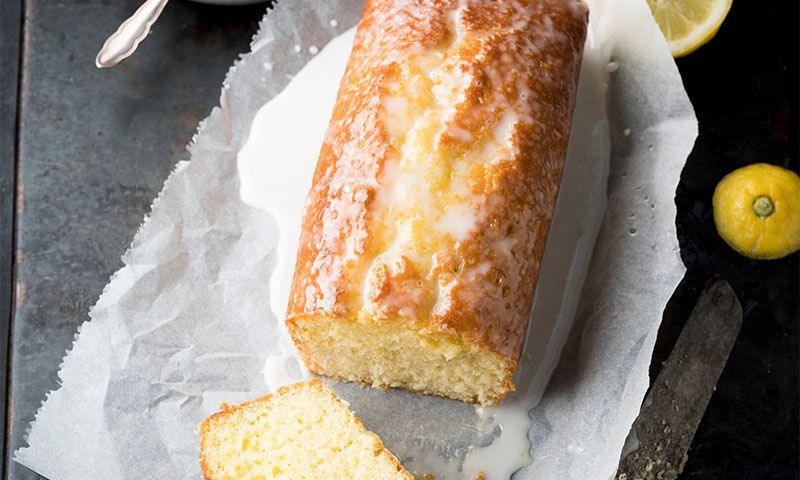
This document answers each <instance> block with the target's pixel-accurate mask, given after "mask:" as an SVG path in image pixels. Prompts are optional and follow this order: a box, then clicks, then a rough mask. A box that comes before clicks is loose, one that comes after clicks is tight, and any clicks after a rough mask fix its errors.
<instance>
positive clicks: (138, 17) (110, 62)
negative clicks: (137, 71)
mask: <svg viewBox="0 0 800 480" xmlns="http://www.w3.org/2000/svg"><path fill="white" fill-rule="evenodd" d="M168 1H169V0H146V1H145V2H144V3H143V4H142V6H141V7H139V8H138V9H137V10H136V12H134V13H133V15H131V16H130V18H128V19H127V20H125V21H124V22H123V23H122V25H120V26H119V28H118V29H117V31H116V32H114V33H112V34H111V36H110V37H108V40H106V43H104V44H103V48H101V49H100V53H98V54H97V59H95V65H97V68H111V67H114V66H116V65H117V64H119V63H120V62H121V61H123V60H125V59H126V58H128V57H130V56H131V55H132V54H133V52H135V51H136V47H138V46H139V44H140V43H141V42H142V40H144V38H145V37H146V36H147V34H148V33H150V27H152V26H153V23H155V21H156V20H157V19H158V16H159V15H161V12H162V11H163V10H164V7H165V6H166V5H167V2H168Z"/></svg>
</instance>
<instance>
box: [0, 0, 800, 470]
mask: <svg viewBox="0 0 800 480" xmlns="http://www.w3.org/2000/svg"><path fill="white" fill-rule="evenodd" d="M287 1H289V0H287ZM138 3H139V2H138V1H137V0H119V1H111V0H63V1H51V0H25V1H24V2H23V0H2V3H0V8H2V11H1V12H2V15H0V26H2V30H0V32H1V33H2V37H1V41H2V44H0V47H1V48H0V50H2V63H0V73H1V74H2V92H0V99H1V100H2V103H0V106H2V111H0V168H2V170H0V172H1V175H0V309H1V310H0V365H2V364H4V363H6V362H3V360H2V359H4V358H7V359H8V362H7V364H6V368H0V371H2V372H3V376H4V377H3V379H2V382H0V385H2V387H0V388H3V389H5V388H7V395H6V397H7V402H5V404H4V405H3V408H5V409H7V415H6V427H7V428H6V436H5V437H4V439H3V450H4V453H5V454H4V456H3V458H4V461H5V468H4V474H5V476H6V478H11V479H15V480H23V479H25V480H27V479H39V478H41V477H39V476H38V475H36V474H34V473H32V472H30V471H29V470H27V469H25V468H24V467H22V466H20V465H18V464H15V463H14V462H11V461H10V460H9V458H10V455H11V452H13V450H14V449H16V448H18V447H19V446H20V445H22V444H23V441H24V440H23V438H24V434H25V429H26V428H27V426H28V424H29V423H30V421H31V420H32V418H33V415H34V413H35V412H36V410H37V409H38V407H39V405H40V404H41V402H42V400H43V399H44V395H45V393H46V392H47V391H49V390H52V389H54V388H56V387H57V386H58V383H57V376H56V372H57V371H58V366H59V364H60V362H61V359H62V357H63V355H64V353H65V351H66V350H67V349H68V348H70V346H71V343H72V341H73V337H74V334H75V333H76V329H77V327H78V326H79V325H80V324H81V323H82V322H84V321H85V320H86V319H87V312H88V310H89V308H90V307H91V305H92V304H93V303H94V302H95V301H96V299H97V297H98V296H99V294H100V292H101V291H102V288H103V286H104V285H105V284H106V282H107V280H108V278H109V276H110V275H111V274H112V273H113V272H114V271H115V270H117V269H118V268H119V267H120V266H121V262H120V260H119V257H120V255H121V254H122V252H123V251H124V250H125V248H126V247H127V246H128V244H129V242H130V240H131V238H132V236H133V234H134V232H135V230H136V228H137V227H138V225H139V223H140V222H141V220H142V218H143V216H144V214H145V213H146V212H148V211H149V208H150V202H151V201H152V199H153V198H154V197H155V195H156V194H157V193H158V191H159V190H160V189H161V185H162V183H163V181H164V179H165V178H166V176H167V175H168V174H169V172H170V170H171V169H172V168H173V166H174V164H175V162H176V161H177V160H179V159H183V158H186V156H187V155H186V153H185V150H184V147H185V145H186V143H187V142H188V140H189V139H190V137H191V135H192V134H193V133H194V130H195V128H196V125H197V123H198V122H199V121H200V120H202V119H203V118H204V117H205V116H206V115H207V114H208V113H209V112H210V110H211V108H212V107H213V106H214V105H216V104H217V102H218V96H219V88H220V84H221V81H222V79H223V77H224V75H225V72H226V71H227V69H228V67H229V66H230V64H231V63H232V61H233V59H234V58H235V57H236V55H237V54H238V53H242V52H245V51H246V50H247V47H248V43H249V40H250V37H251V36H252V35H253V34H254V33H255V31H256V27H257V21H258V19H259V18H260V16H261V14H262V13H263V11H264V8H265V7H264V5H256V6H248V7H214V6H207V5H199V4H194V3H189V2H187V1H185V0H173V1H172V2H171V3H170V4H169V5H168V6H167V8H166V10H165V12H164V14H163V16H162V18H161V19H160V20H159V22H158V23H157V25H156V27H155V28H154V31H153V33H152V35H151V36H150V37H149V38H148V39H147V40H146V41H145V42H144V43H143V44H142V46H141V47H140V51H139V52H138V53H137V54H136V56H135V57H134V58H132V59H131V60H129V61H128V62H126V63H124V64H123V65H121V66H120V67H118V68H117V69H114V70H111V71H100V70H97V69H95V67H94V56H95V54H96V53H97V50H98V49H99V47H100V46H101V45H102V43H103V41H104V40H105V38H106V37H107V36H108V34H110V33H111V31H113V29H114V28H116V26H117V25H118V24H119V23H120V22H121V21H122V20H123V19H124V18H125V17H126V16H127V15H129V14H130V13H131V12H132V11H133V10H135V8H136V7H137V6H138ZM799 17H800V15H799V14H798V3H797V2H796V1H794V0H783V1H770V2H757V1H754V0H737V1H736V2H735V4H734V6H733V9H732V10H731V13H730V15H729V17H728V20H727V21H726V22H725V24H724V25H723V27H722V29H721V31H720V33H719V34H718V36H717V37H716V38H715V39H714V40H713V41H712V42H711V43H710V44H709V45H707V46H705V47H703V48H701V49H700V50H698V51H697V52H695V53H694V54H692V55H690V56H689V57H687V58H684V59H679V60H678V66H679V68H680V70H681V72H682V74H683V76H684V81H685V84H686V88H687V91H688V92H689V96H690V98H691V99H692V101H693V103H694V105H695V108H696V110H697V115H698V118H699V120H700V137H699V138H698V141H697V145H696V146H695V149H694V152H693V153H692V155H691V157H690V158H689V160H688V162H687V165H686V169H685V171H684V173H683V178H682V182H681V185H680V187H679V189H678V192H677V195H676V202H677V205H678V219H677V223H678V231H679V236H680V241H681V248H682V255H683V259H684V261H685V262H686V264H687V266H688V272H687V275H686V278H685V279H684V281H683V282H682V283H681V285H680V287H679V288H678V290H677V291H676V293H675V295H674V297H673V299H672V300H671V302H670V305H669V306H668V308H667V310H666V312H665V315H664V324H663V326H662V329H661V333H660V335H659V341H658V344H657V346H656V352H655V354H654V361H653V368H652V370H653V373H657V372H658V368H659V365H660V362H661V361H662V360H663V359H665V358H666V356H667V355H668V354H669V351H670V349H671V347H672V345H673V343H674V341H675V339H676V338H677V336H678V334H679V333H680V329H681V327H682V325H683V323H684V322H685V321H686V319H687V318H688V315H689V313H690V311H691V309H692V307H693V306H694V303H695V302H696V300H697V297H698V296H699V293H700V291H701V290H702V288H703V286H704V285H705V283H706V282H707V281H708V280H709V279H710V278H711V277H712V276H713V275H715V274H719V275H721V276H723V277H724V278H726V279H727V280H728V281H729V282H730V283H731V285H732V286H733V288H734V290H735V291H736V293H737V295H738V296H739V299H740V301H741V303H742V306H743V308H744V311H745V319H744V326H743V327H742V331H741V334H740V336H739V339H738V341H737V343H736V346H735V347H734V350H733V352H732V354H731V357H730V359H729V362H728V365H727V367H726V369H725V371H724V373H723V375H722V378H721V379H720V381H719V383H718V386H717V391H716V392H715V394H714V396H713V397H712V400H711V404H710V405H709V409H708V411H707V412H706V415H705V417H704V419H703V422H702V423H701V425H700V429H699V430H698V432H697V435H696V437H695V439H694V443H693V445H692V450H691V451H690V452H689V462H688V464H687V465H686V470H685V472H684V474H683V475H682V477H681V478H682V479H695V478H697V479H758V480H761V479H797V478H800V473H798V458H799V457H800V447H799V446H798V438H799V437H800V430H799V429H800V427H799V425H800V424H799V423H798V422H800V420H799V419H798V408H799V407H798V406H799V405H800V397H799V396H798V384H800V377H799V376H798V371H799V369H798V350H799V349H798V324H799V323H800V318H798V315H799V314H798V311H799V306H798V296H799V295H800V289H799V288H798V278H799V277H800V275H799V272H800V270H799V267H798V254H794V255H792V256H790V257H788V258H786V259H783V260H779V261H771V262H755V261H749V260H746V259H744V258H742V257H740V256H738V255H737V254H736V253H734V252H733V251H732V250H731V249H730V248H728V247H727V246H726V245H725V244H724V242H722V241H721V240H720V239H719V238H718V237H717V235H716V233H715V230H714V225H713V218H712V215H711V206H710V199H711V194H712V192H713V188H714V186H715V185H716V183H717V181H719V179H720V178H722V176H723V175H725V174H726V173H728V172H729V171H731V170H733V169H735V168H737V167H739V166H742V165H746V164H749V163H753V162H760V161H763V162H770V163H776V164H780V165H784V166H789V167H790V168H793V169H794V170H797V169H798V137H797V134H798V123H797V121H798V116H797V112H798V109H797V107H798V102H797V101H798V99H797V92H798V77H797V66H798V40H799V39H798V18H799ZM17 89H18V92H19V95H17ZM798 201H800V199H798ZM7 346H10V348H8V352H7V353H6V347H7ZM3 412H4V411H3Z"/></svg>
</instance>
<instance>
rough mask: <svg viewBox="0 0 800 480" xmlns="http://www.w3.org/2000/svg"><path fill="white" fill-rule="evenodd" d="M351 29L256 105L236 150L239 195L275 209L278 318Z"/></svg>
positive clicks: (274, 289)
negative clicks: (246, 133)
mask: <svg viewBox="0 0 800 480" xmlns="http://www.w3.org/2000/svg"><path fill="white" fill-rule="evenodd" d="M354 35H355V29H354V28H353V29H350V30H348V31H347V32H345V33H343V34H342V35H340V36H338V37H336V38H335V39H334V40H332V41H331V42H330V43H329V44H328V45H327V46H326V47H325V48H324V49H323V50H322V51H321V52H320V53H319V54H317V55H316V56H315V57H314V58H312V59H311V61H309V62H308V64H307V65H306V66H305V68H303V69H302V70H301V71H300V72H299V73H298V74H297V75H296V76H295V77H294V78H293V79H292V81H291V82H290V83H289V85H287V86H286V89H284V90H283V91H282V92H281V93H280V94H278V95H277V96H276V97H275V98H273V99H272V100H271V101H270V102H269V103H267V104H266V105H264V106H263V107H261V109H260V110H259V111H258V113H257V114H256V116H255V119H254V120H253V125H252V127H251V130H250V136H249V138H248V139H247V142H246V143H245V145H244V146H243V147H242V149H241V151H240V152H239V157H238V167H239V179H240V182H241V183H240V195H241V198H242V201H243V202H244V203H246V204H248V205H251V206H253V207H256V208H259V209H262V210H266V211H268V212H270V213H271V214H272V215H274V216H275V220H276V221H277V222H278V228H279V230H280V239H279V241H278V252H277V264H276V265H275V271H274V272H273V274H272V278H271V279H270V292H271V298H270V300H271V301H270V305H271V307H272V311H273V313H275V315H277V316H278V317H279V318H282V317H283V315H284V314H285V313H286V307H287V305H288V301H289V289H290V288H291V283H292V276H293V274H294V263H295V259H296V255H297V246H298V242H299V239H300V225H301V221H302V216H303V206H304V204H305V200H306V194H307V193H308V190H309V188H310V187H311V178H312V176H313V174H314V167H315V166H316V164H317V157H318V156H319V151H320V149H321V148H322V140H323V137H324V135H325V130H326V129H327V128H328V122H329V121H330V118H331V113H332V112H333V105H334V103H335V101H336V93H337V91H338V89H339V81H340V79H341V78H342V75H343V74H344V69H345V65H346V59H347V57H348V56H349V53H350V47H351V45H352V43H353V37H354ZM342 58H344V59H345V61H343V60H342Z"/></svg>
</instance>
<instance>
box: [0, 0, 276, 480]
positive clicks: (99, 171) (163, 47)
mask: <svg viewBox="0 0 800 480" xmlns="http://www.w3.org/2000/svg"><path fill="white" fill-rule="evenodd" d="M4 1H5V0H4ZM137 4H138V2H137V1H136V0H126V1H113V2H112V1H109V0H84V1H50V0H27V1H26V2H25V23H24V54H23V55H24V57H23V58H24V60H23V66H22V80H21V84H20V87H21V88H20V89H21V109H20V119H19V158H20V161H19V166H18V168H19V177H18V184H17V204H18V211H17V248H16V269H17V275H16V310H15V312H14V319H13V335H12V339H13V342H12V355H11V364H10V377H11V382H10V385H9V387H10V388H9V394H10V396H9V402H10V422H9V423H8V428H9V432H8V433H9V448H8V449H7V451H6V458H7V459H8V458H9V456H10V454H11V452H13V450H14V449H16V448H18V447H19V446H20V445H21V444H22V442H23V436H24V433H25V429H26V428H27V426H28V424H29V423H30V421H31V420H32V419H33V415H34V414H35V412H36V410H37V409H38V408H39V406H40V404H41V402H42V401H43V400H44V398H45V394H46V392H48V391H50V390H52V389H54V388H56V387H57V386H58V379H57V375H56V372H57V371H58V366H59V364H60V362H61V359H62V357H63V355H64V353H65V352H66V350H67V349H69V348H70V346H71V344H72V342H73V339H74V335H75V333H76V331H77V328H78V326H79V325H80V324H81V323H83V322H84V321H85V320H87V318H88V317H87V312H88V310H89V308H90V307H91V305H92V304H93V303H94V302H95V301H96V300H97V298H98V296H99V295H100V292H101V291H102V289H103V286H104V285H105V284H106V282H107V280H108V278H109V276H110V275H111V274H112V273H113V272H114V271H115V270H117V269H118V268H119V267H121V262H120V255H121V254H122V252H123V251H124V250H125V248H126V247H127V246H128V244H129V243H130V240H131V238H132V237H133V234H134V232H135V231H136V228H137V227H138V226H139V224H140V222H141V221H142V218H143V217H144V215H145V214H146V213H147V212H148V211H149V209H150V204H151V202H152V201H153V198H155V196H156V194H157V193H158V191H159V190H160V189H161V185H162V183H163V181H164V179H165V178H166V177H167V175H168V174H169V172H170V171H171V170H172V168H173V167H174V165H175V163H176V162H177V161H178V160H180V159H184V158H186V157H187V156H186V154H185V150H184V147H185V146H186V144H187V143H188V141H189V139H190V138H191V136H192V134H193V133H194V131H195V128H196V127H197V124H198V122H199V121H200V120H202V119H203V118H204V117H205V116H206V115H208V113H209V112H210V110H211V108H212V107H213V106H214V105H216V104H217V103H218V99H219V89H220V86H221V83H222V80H223V78H224V76H225V73H226V72H227V70H228V67H229V66H230V65H231V63H232V62H233V60H234V59H235V58H236V55H237V54H239V53H242V52H245V51H246V50H247V48H248V45H249V40H250V38H251V36H252V35H253V34H254V33H255V31H256V29H257V21H258V19H259V18H260V17H261V15H262V14H263V12H264V10H265V8H266V7H265V5H254V6H248V7H219V6H209V5H200V4H195V3H190V2H186V1H180V0H179V1H173V2H170V4H169V6H168V7H167V9H166V10H165V12H164V14H163V16H162V18H161V19H160V20H159V23H158V24H157V25H156V27H155V28H154V30H153V33H152V34H151V35H150V37H149V38H148V39H147V40H146V41H145V42H144V43H143V44H142V45H141V47H140V51H139V52H138V54H137V55H136V56H135V57H134V58H131V59H130V60H129V61H128V62H126V63H125V64H124V65H121V66H120V67H118V68H116V69H114V70H111V71H101V70H98V69H96V68H95V66H94V56H95V55H96V54H97V51H98V49H99V48H100V46H101V45H102V44H103V41H104V40H105V38H106V37H107V36H108V35H109V34H110V33H111V32H112V31H113V30H114V29H115V28H116V27H117V25H119V23H120V22H121V20H122V19H124V18H125V17H126V16H127V15H129V14H130V13H131V12H132V11H133V10H135V8H136V6H137ZM4 67H5V66H4ZM7 473H8V478H12V479H36V478H40V477H39V476H38V475H35V474H33V473H32V472H30V471H28V470H27V469H25V468H24V467H22V466H20V465H19V464H16V463H14V462H7Z"/></svg>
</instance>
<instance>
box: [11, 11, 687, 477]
mask: <svg viewBox="0 0 800 480" xmlns="http://www.w3.org/2000/svg"><path fill="white" fill-rule="evenodd" d="M590 5H591V15H592V22H593V26H594V29H595V34H596V35H597V41H598V42H599V43H600V44H601V45H602V46H603V48H604V49H605V50H606V51H607V52H608V53H609V55H610V57H611V60H612V63H611V64H610V66H609V71H610V72H612V73H611V74H610V83H609V103H608V113H609V125H610V128H611V160H610V174H609V181H608V207H607V211H606V214H605V217H604V219H603V224H602V227H601V231H600V235H599V238H598V241H597V245H596V247H595V253H594V256H593V258H592V261H591V265H590V269H589V273H588V276H587V279H586V283H585V285H584V290H583V294H582V296H581V300H580V302H579V305H578V311H577V315H576V318H575V324H574V327H573V329H572V331H571V334H570V335H569V338H568V340H567V343H566V346H565V348H564V351H563V354H562V356H561V360H560V362H559V364H558V367H557V368H556V370H555V372H554V374H553V378H552V380H551V382H550V384H549V386H548V388H547V390H546V391H545V394H544V396H543V398H542V400H541V402H540V404H539V405H538V406H537V407H536V408H535V409H534V410H533V411H532V419H533V423H532V426H531V429H530V432H529V436H530V438H531V441H532V448H531V456H532V459H533V462H532V464H531V466H530V467H528V468H526V469H524V470H523V471H521V472H519V473H517V474H516V476H515V478H526V479H527V478H530V479H534V478H535V479H537V480H538V479H601V480H606V479H608V478H609V477H610V476H611V475H613V473H614V471H615V469H616V465H617V463H618V460H619V454H620V451H621V449H622V445H623V443H624V440H625V437H626V435H627V433H628V431H629V429H630V426H631V424H632V422H633V420H634V418H635V417H636V415H637V413H638V410H639V405H640V404H641V401H642V398H643V397H644V394H645V391H646V388H647V385H648V377H647V371H648V366H649V362H650V356H651V354H652V349H653V344H654V342H655V338H656V334H657V330H658V326H659V323H660V321H661V315H662V311H663V307H664V305H665V304H666V302H667V300H668V298H669V296H670V295H671V293H672V291H673V290H674V288H675V286H676V285H677V283H678V281H679V280H680V278H681V277H682V275H683V271H684V268H683V265H682V264H681V262H680V259H679V255H678V243H677V237H676V233H675V206H674V193H675V189H676V186H677V183H678V180H679V175H680V171H681V169H682V167H683V164H684V162H685V159H686V157H687V155H688V154H689V151H690V150H691V147H692V145H693V142H694V139H695V137H696V133H697V125H696V119H695V117H694V113H693V110H692V107H691V104H690V103H689V100H688V98H687V97H686V93H685V92H684V90H683V86H682V83H681V79H680V76H679V74H678V72H677V69H676V67H675V64H674V62H673V61H672V58H671V57H670V55H669V50H668V48H667V45H666V43H665V42H664V40H663V38H662V37H661V36H660V33H659V32H658V29H657V27H656V25H655V23H654V22H653V20H652V18H651V17H650V14H649V11H648V10H647V7H646V5H645V3H644V2H643V1H641V0H596V1H592V2H590ZM360 9H361V0H336V1H333V0H331V1H327V2H315V1H313V0H283V1H280V2H279V3H278V5H277V6H276V7H275V8H274V10H273V11H270V12H269V13H268V14H267V15H266V16H265V18H264V20H262V23H261V26H260V29H259V33H258V34H257V35H256V37H255V38H254V41H253V45H252V52H251V53H249V54H247V55H245V56H244V57H243V58H242V59H241V61H239V62H238V63H237V65H235V66H234V68H232V69H231V71H230V72H229V74H228V76H227V78H226V81H225V86H224V88H223V90H222V94H221V98H220V107H217V108H215V109H214V110H213V111H212V113H211V115H210V116H209V117H208V118H207V119H206V120H205V121H204V122H203V123H202V124H201V126H200V128H199V131H198V134H197V135H196V136H195V138H194V139H193V141H192V144H191V146H190V147H189V153H190V160H191V161H189V162H181V163H179V164H178V166H177V167H176V169H175V171H174V172H173V173H172V175H171V176H170V177H169V179H168V180H167V182H166V184H165V186H164V189H163V191H162V193H161V194H160V195H159V197H158V199H156V201H155V202H154V205H153V209H152V212H151V214H150V216H149V217H148V218H147V220H146V221H145V222H144V224H143V225H142V227H141V229H140V231H139V232H138V233H137V234H136V236H135V238H134V240H133V242H132V244H131V247H130V249H129V250H128V251H127V252H126V253H125V254H124V256H123V261H124V264H125V266H124V267H123V268H122V269H121V270H120V271H118V272H117V273H116V274H115V275H114V277H113V278H112V279H111V281H110V282H109V284H108V286H107V287H106V289H105V290H104V292H103V294H102V295H101V297H100V299H99V300H98V302H97V304H96V305H95V306H94V308H92V310H91V312H90V317H91V318H90V321H88V322H86V323H85V324H84V325H83V326H82V327H81V329H80V331H79V334H78V336H77V339H76V341H75V344H74V346H73V348H72V350H71V351H70V352H69V353H68V354H67V356H66V357H65V359H64V363H63V365H62V368H61V371H60V372H59V377H60V379H61V382H62V386H61V388H59V389H58V390H55V391H53V392H51V393H50V394H49V395H48V397H47V399H46V400H45V402H44V404H43V406H42V408H41V410H40V411H39V413H38V414H37V416H36V420H35V421H34V423H33V424H32V425H31V429H30V434H29V437H28V444H29V446H28V447H26V448H22V449H20V450H19V451H17V452H16V454H15V460H17V461H18V462H20V463H22V464H24V465H26V466H28V467H29V468H31V469H33V470H35V471H37V472H39V473H41V474H42V475H44V476H46V477H48V478H50V479H51V480H68V479H69V480H72V479H75V480H79V479H80V480H83V479H91V478H103V479H142V478H153V479H197V478H198V477H199V468H198V463H197V438H196V432H195V428H196V426H197V424H198V423H199V422H200V421H201V420H202V419H203V418H204V417H205V416H206V415H208V414H210V413H212V412H213V411H216V409H217V407H218V404H219V403H220V402H223V401H225V402H229V403H233V402H239V401H242V400H245V399H249V398H252V397H255V396H259V395H262V394H263V393H265V391H266V390H267V388H268V386H267V385H265V384H264V380H263V376H262V374H261V371H262V368H263V366H264V361H265V359H266V357H267V356H270V355H275V354H276V353H277V351H276V350H277V321H276V319H275V317H274V316H273V315H272V314H271V312H270V309H269V281H268V279H269V276H270V273H271V269H272V266H273V265H274V260H275V259H274V249H275V242H276V238H277V236H276V226H275V223H274V221H273V219H272V217H271V216H270V215H269V214H267V213H264V212H260V211H258V210H256V209H253V208H250V207H247V206H245V205H244V204H243V203H241V202H240V200H239V196H238V186H239V183H238V178H237V173H236V154H237V152H238V150H239V149H240V147H241V146H242V144H243V143H244V141H245V139H246V136H247V134H248V133H249V128H250V124H251V122H252V119H253V116H254V115H255V112H256V111H257V110H258V108H259V107H260V106H261V105H262V104H263V103H264V102H266V101H267V100H269V99H270V98H272V97H273V96H274V95H276V94H277V93H278V92H279V91H280V90H281V89H282V88H283V87H284V86H285V85H286V83H288V81H289V78H290V77H289V76H290V75H292V74H294V73H296V72H297V71H298V70H300V68H301V67H302V66H303V64H304V63H305V62H306V61H307V60H308V58H309V57H310V55H311V53H308V47H309V46H311V45H314V46H318V47H322V46H323V45H325V44H326V43H327V42H328V41H329V40H330V39H331V38H333V37H334V36H335V35H337V34H340V33H342V32H343V31H345V30H346V29H347V28H349V27H351V26H352V25H354V24H355V23H356V22H357V21H358V18H359V17H360ZM332 20H335V21H334V22H332ZM296 45H300V46H301V47H302V51H301V52H300V53H299V54H298V53H296V52H295V49H294V47H295V46H296ZM354 389H357V390H358V393H355V392H353V390H354ZM339 391H340V393H343V394H345V396H348V392H349V395H352V396H354V397H358V398H360V399H361V401H360V402H359V405H361V407H360V408H358V409H357V410H358V413H359V415H361V416H362V417H364V418H365V423H367V426H368V427H369V428H371V429H373V430H375V431H376V433H378V434H379V435H382V436H388V437H390V438H386V439H385V440H386V441H387V445H388V446H389V447H390V448H391V445H390V444H389V443H390V441H394V440H392V439H391V437H392V433H391V432H400V434H399V435H400V436H404V437H406V438H415V439H417V440H418V441H419V442H421V447H422V448H424V447H425V442H426V440H425V439H426V438H428V437H430V438H431V439H432V440H431V445H439V443H437V441H436V439H437V438H438V439H441V438H443V436H447V435H452V437H449V438H451V440H452V444H453V445H454V446H453V448H452V451H444V452H441V453H442V454H443V455H445V456H447V455H450V456H454V455H456V456H457V455H459V447H458V445H461V444H463V443H465V442H466V443H469V441H470V440H469V439H464V438H459V435H462V433H463V432H469V431H470V428H472V426H471V425H469V424H468V420H469V419H467V420H465V419H463V418H461V417H459V416H458V415H455V414H453V413H452V411H453V410H454V409H453V408H452V405H453V404H454V403H457V402H448V401H443V400H440V399H432V400H430V401H429V402H428V403H429V405H427V407H428V408H427V409H425V410H424V411H420V415H419V417H418V418H397V417H392V416H391V415H385V413H386V409H390V408H391V407H392V402H396V403H398V404H399V403H403V402H405V401H409V400H408V398H410V397H408V396H410V395H412V394H407V393H403V392H398V393H393V394H385V393H383V392H377V391H371V390H368V389H360V388H358V387H353V386H345V387H343V388H340V389H339ZM415 397H417V396H415ZM364 399H368V400H369V401H368V402H365V401H363V400H364ZM455 410H458V409H455ZM443 420H446V421H443ZM429 422H435V423H429ZM465 422H466V423H465ZM431 425H446V426H447V427H448V428H446V429H444V431H442V430H441V429H439V430H437V431H432V430H435V428H432V427H431ZM395 435H397V433H395ZM445 450H447V449H445Z"/></svg>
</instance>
